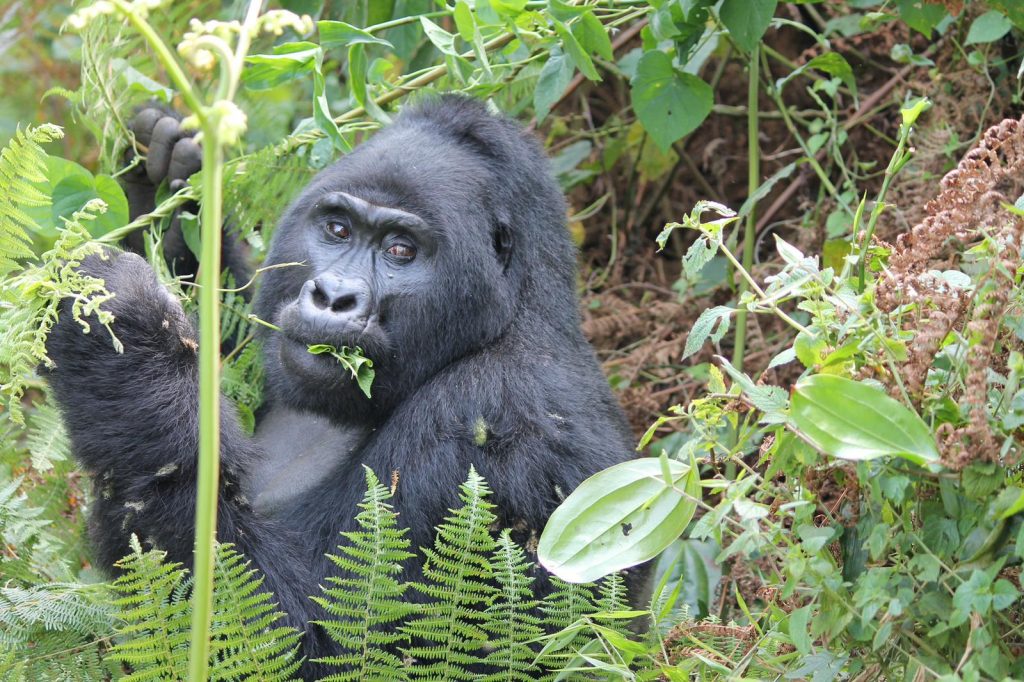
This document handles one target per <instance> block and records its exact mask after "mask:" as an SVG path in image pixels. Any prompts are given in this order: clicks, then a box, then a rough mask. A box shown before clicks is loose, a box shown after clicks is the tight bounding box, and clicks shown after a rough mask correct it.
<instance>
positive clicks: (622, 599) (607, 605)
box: [594, 573, 633, 637]
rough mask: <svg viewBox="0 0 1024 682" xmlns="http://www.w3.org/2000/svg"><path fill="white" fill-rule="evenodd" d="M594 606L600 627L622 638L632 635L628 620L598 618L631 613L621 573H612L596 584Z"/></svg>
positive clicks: (624, 580) (624, 581)
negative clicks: (602, 615) (601, 615)
mask: <svg viewBox="0 0 1024 682" xmlns="http://www.w3.org/2000/svg"><path fill="white" fill-rule="evenodd" d="M594 606H595V608H596V611H597V614H598V620H599V621H600V623H601V625H602V626H604V627H607V628H609V629H611V630H614V631H615V632H617V633H619V634H620V635H622V636H623V637H629V636H631V635H632V632H631V631H630V629H629V625H630V623H631V622H632V621H631V620H630V619H628V618H600V614H603V613H607V614H613V613H621V612H623V611H631V610H632V608H633V607H632V606H630V603H629V593H628V591H627V589H626V579H625V578H624V577H623V575H622V573H612V574H611V575H609V576H608V577H606V578H604V579H603V580H602V581H601V582H600V583H598V585H597V601H596V603H595V605H594Z"/></svg>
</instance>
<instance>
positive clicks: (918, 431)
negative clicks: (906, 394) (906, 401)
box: [790, 374, 939, 464]
mask: <svg viewBox="0 0 1024 682" xmlns="http://www.w3.org/2000/svg"><path fill="white" fill-rule="evenodd" d="M790 419H791V420H792V423H793V425H794V426H795V427H796V428H797V429H798V430H799V431H800V432H801V433H803V434H804V435H805V436H807V437H808V438H809V439H810V440H811V441H812V442H813V443H814V445H815V446H816V447H818V448H819V449H820V450H821V451H823V452H826V453H828V454H830V455H832V456H834V457H838V458H840V459H850V460H860V459H875V458H876V457H885V456H887V455H888V456H897V457H904V458H906V459H908V460H910V461H912V462H915V463H917V464H926V463H929V462H937V461H938V460H939V451H938V449H937V448H936V446H935V438H934V436H933V435H932V432H931V431H930V430H929V429H928V427H927V426H926V425H925V423H924V422H923V421H921V418H920V417H919V416H917V414H916V413H914V412H913V411H911V410H910V409H909V408H907V407H906V406H904V405H903V404H902V403H899V402H897V401H896V400H894V399H892V398H890V397H889V396H888V395H886V394H885V393H883V392H882V391H881V390H879V389H877V388H875V387H873V386H869V385H868V384H863V383H860V382H857V381H853V380H852V379H847V378H845V377H840V376H835V375H828V374H818V375H815V376H811V377H807V378H805V379H801V380H800V381H799V382H797V384H796V387H795V388H794V389H793V396H792V402H791V407H790Z"/></svg>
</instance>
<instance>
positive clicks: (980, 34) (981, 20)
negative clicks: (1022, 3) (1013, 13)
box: [964, 10, 1013, 45]
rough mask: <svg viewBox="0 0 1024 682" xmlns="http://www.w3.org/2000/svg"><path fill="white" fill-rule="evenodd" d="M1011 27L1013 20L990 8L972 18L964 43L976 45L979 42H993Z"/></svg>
mask: <svg viewBox="0 0 1024 682" xmlns="http://www.w3.org/2000/svg"><path fill="white" fill-rule="evenodd" d="M1011 28H1013V22H1012V21H1010V20H1009V19H1008V18H1007V17H1006V15H1005V14H1003V13H1002V12H997V11H996V10H990V11H988V12H985V13H984V14H982V15H981V16H980V17H978V18H977V19H975V20H974V22H973V23H972V24H971V29H970V30H969V31H968V32H967V40H965V41H964V44H965V45H977V44H979V43H994V42H995V41H997V40H999V39H1000V38H1002V37H1003V36H1005V35H1006V34H1007V33H1009V32H1010V29H1011Z"/></svg>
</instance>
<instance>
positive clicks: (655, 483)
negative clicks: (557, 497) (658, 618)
mask: <svg viewBox="0 0 1024 682" xmlns="http://www.w3.org/2000/svg"><path fill="white" fill-rule="evenodd" d="M666 470H667V471H668V472H669V475H670V476H671V480H666V478H665V473H664V472H665V471H666ZM699 499H700V475H699V473H698V471H697V466H696V462H694V461H693V459H691V460H690V464H689V466H687V465H685V464H682V463H681V462H677V461H674V460H668V459H667V458H662V459H654V458H645V459H635V460H632V461H629V462H623V463H622V464H618V465H616V466H613V467H611V468H610V469H605V470H604V471H601V472H599V473H597V474H594V475H593V476H591V477H590V478H588V479H587V480H585V481H583V483H581V484H580V486H579V487H578V488H577V489H576V490H575V491H573V493H572V494H571V495H569V497H567V498H566V499H565V501H564V502H562V504H561V505H560V506H559V507H558V509H556V510H555V512H554V513H553V514H552V515H551V518H550V520H549V521H548V524H547V527H545V528H544V532H543V533H542V534H541V537H540V544H539V545H538V547H537V557H538V559H539V560H540V563H541V564H542V565H543V566H544V567H545V568H547V569H548V570H549V571H551V572H552V573H554V574H555V575H557V576H558V577H559V578H561V579H563V580H566V581H569V582H574V583H581V582H591V581H593V580H597V579H598V578H600V577H602V576H605V575H608V574H609V573H611V572H613V571H618V570H622V569H624V568H629V567H630V566H635V565H637V564H640V563H643V562H644V561H647V560H649V559H652V558H654V557H656V556H657V555H658V554H660V553H661V551H662V550H664V549H665V548H666V547H668V546H669V545H670V544H671V543H672V542H673V541H674V540H676V538H678V537H679V536H680V535H681V534H682V532H683V531H684V530H685V529H686V526H687V524H688V523H689V522H690V519H691V518H693V512H694V511H695V510H696V508H697V502H698V500H699Z"/></svg>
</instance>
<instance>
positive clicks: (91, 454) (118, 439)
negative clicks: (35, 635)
mask: <svg viewBox="0 0 1024 682" xmlns="http://www.w3.org/2000/svg"><path fill="white" fill-rule="evenodd" d="M82 269H83V270H84V271H85V272H86V273H87V274H89V275H92V276H95V277H99V278H102V279H103V280H104V281H105V282H106V285H107V289H108V290H109V291H111V292H112V293H114V294H115V297H114V298H113V299H112V300H111V301H110V302H109V303H108V304H105V305H104V307H105V308H108V309H109V310H110V311H111V312H112V313H113V314H114V316H115V321H114V323H113V330H114V333H115V334H116V335H117V337H118V339H119V340H120V342H121V343H122V345H123V347H124V351H123V353H118V352H116V351H115V349H114V348H113V346H112V343H111V339H110V337H109V335H108V334H107V333H106V331H105V330H104V329H103V327H102V326H100V325H99V324H98V323H97V322H96V321H95V319H90V322H91V323H92V324H91V327H92V328H91V331H90V333H83V330H82V327H81V325H80V324H79V323H78V322H77V321H75V320H74V319H73V318H72V316H71V314H70V311H69V310H68V308H69V307H70V306H69V302H67V301H65V307H64V309H63V310H62V311H61V315H60V319H59V322H58V324H57V325H56V326H55V328H54V329H53V332H52V333H51V335H50V338H49V341H48V343H47V348H48V351H49V354H50V357H51V359H52V360H53V361H54V362H55V363H56V367H55V368H54V369H53V370H52V371H51V372H50V376H49V379H50V385H51V386H52V388H53V391H54V394H55V396H56V398H57V401H58V403H59V404H60V407H61V411H62V413H63V415H64V421H65V424H66V425H67V428H68V431H69V434H70V437H71V441H72V445H73V450H74V453H75V455H76V457H77V458H78V460H79V461H80V462H81V464H82V465H83V466H84V467H85V468H86V469H87V470H88V471H89V472H90V473H91V474H92V476H93V480H94V484H95V496H94V500H93V503H92V506H93V510H92V535H93V538H94V541H95V543H96V546H97V548H98V555H99V556H98V558H99V559H100V561H101V563H102V564H104V565H105V566H107V567H109V566H110V565H111V564H113V562H114V561H116V560H117V559H119V558H120V557H122V556H124V555H125V554H127V553H128V542H127V540H128V538H129V537H130V535H131V534H132V533H135V534H136V535H138V537H139V539H140V541H141V542H142V543H143V544H144V546H146V545H151V546H156V547H159V548H160V549H162V550H166V551H167V553H168V556H169V558H170V559H171V560H173V561H178V562H182V563H184V564H186V565H189V564H191V561H192V548H193V533H194V517H195V485H196V455H197V449H198V398H197V396H198V394H199V392H198V362H197V356H196V351H197V348H198V346H197V344H196V341H195V338H196V336H195V331H194V329H193V326H192V324H191V323H190V322H189V321H188V319H186V317H185V314H184V312H183V310H182V309H181V306H180V305H179V304H178V302H177V301H176V300H175V299H174V298H173V297H172V296H171V295H170V293H169V292H168V291H167V290H166V289H164V288H163V286H161V285H160V283H159V282H158V281H157V279H156V275H155V274H154V273H153V271H152V269H151V268H150V267H149V265H148V264H147V263H146V262H145V261H144V260H143V259H142V258H140V257H139V256H136V255H134V254H116V253H108V254H106V257H105V258H102V257H100V256H92V257H90V258H89V259H87V260H86V261H85V263H84V264H83V267H82ZM258 454H259V453H258V452H257V450H256V448H255V445H254V444H253V443H252V441H250V440H249V439H248V438H246V437H245V436H244V435H243V433H242V432H241V430H240V428H239V426H238V424H237V420H236V418H235V415H234V414H232V413H231V408H230V404H229V403H227V404H226V405H225V407H224V408H223V409H222V413H221V460H222V465H221V491H220V501H219V507H218V533H217V535H218V539H219V540H220V541H221V542H230V543H234V544H236V545H237V546H238V548H239V549H240V550H241V551H242V552H243V553H244V554H245V555H246V556H247V557H248V558H249V559H251V560H252V561H253V562H254V563H255V564H256V565H257V566H258V567H259V568H261V569H262V570H263V572H264V573H265V574H266V576H267V588H268V589H270V590H272V591H273V592H274V593H275V594H276V596H277V598H278V600H279V601H280V602H281V605H282V607H284V609H285V610H286V611H288V612H289V614H290V619H289V620H290V622H291V623H292V624H295V625H298V626H300V627H303V626H304V625H305V622H306V620H307V619H308V617H309V613H308V612H309V611H310V609H311V607H312V604H311V603H310V602H309V600H308V599H306V593H307V592H309V591H310V588H312V587H315V585H314V584H311V583H310V579H309V577H308V576H306V575H304V572H305V571H306V570H307V568H306V567H305V565H304V564H306V562H304V561H300V560H299V559H298V554H299V553H298V552H297V551H296V550H295V548H296V547H298V546H299V545H298V544H297V543H295V542H294V541H292V540H291V539H290V538H289V536H288V531H287V530H286V529H284V528H279V527H276V526H275V524H273V523H272V522H270V521H268V520H266V519H263V518H260V517H258V516H257V515H255V514H254V513H253V512H252V511H251V509H250V507H249V505H248V503H247V502H246V500H245V499H244V497H243V496H242V495H241V494H240V493H239V487H238V477H239V475H240V473H241V472H242V471H244V470H245V468H246V467H247V466H248V462H249V461H251V460H252V459H253V458H254V457H257V456H258Z"/></svg>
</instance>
